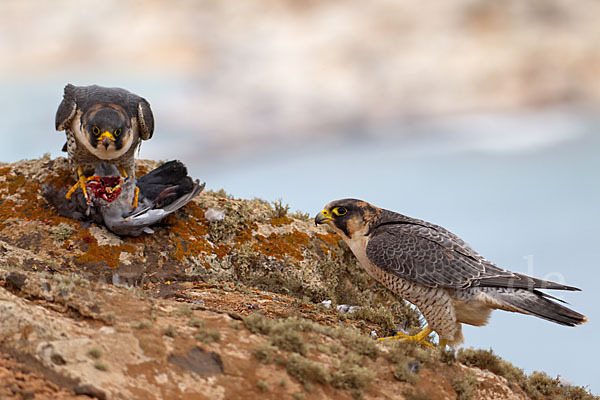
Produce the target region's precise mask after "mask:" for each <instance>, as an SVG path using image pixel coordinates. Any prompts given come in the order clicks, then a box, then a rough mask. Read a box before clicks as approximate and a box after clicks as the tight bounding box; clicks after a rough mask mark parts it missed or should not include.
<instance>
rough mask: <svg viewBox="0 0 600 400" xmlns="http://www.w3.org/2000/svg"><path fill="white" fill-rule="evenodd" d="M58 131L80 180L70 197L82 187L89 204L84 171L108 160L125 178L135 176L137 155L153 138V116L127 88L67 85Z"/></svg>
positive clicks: (59, 112)
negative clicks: (62, 134)
mask: <svg viewBox="0 0 600 400" xmlns="http://www.w3.org/2000/svg"><path fill="white" fill-rule="evenodd" d="M56 130H57V131H63V130H64V131H65V133H66V135H67V142H66V143H65V145H64V146H63V151H66V152H67V153H68V155H69V164H70V166H71V169H72V171H73V173H74V175H75V176H76V180H77V183H76V184H75V185H74V186H73V187H72V188H71V190H69V191H68V192H67V198H68V199H70V198H71V196H72V194H73V193H74V192H75V190H76V189H77V188H78V187H80V188H81V189H82V191H83V194H84V197H85V199H86V201H87V202H88V203H89V202H90V201H91V200H90V197H89V196H88V194H87V190H86V185H85V183H86V180H87V179H86V176H85V175H84V168H86V167H91V168H92V170H93V169H94V168H95V167H96V165H97V164H98V163H100V162H103V161H106V162H110V163H111V164H114V165H115V166H117V167H118V168H119V171H120V172H121V175H123V176H124V177H128V176H133V177H134V176H135V161H134V153H135V150H136V149H137V148H138V147H139V146H140V145H141V142H142V140H148V139H150V138H151V137H152V133H153V132H154V117H153V115H152V110H151V109H150V104H149V103H148V102H147V101H146V100H145V99H143V98H142V97H140V96H138V95H135V94H133V93H131V92H129V91H127V90H125V89H121V88H106V87H102V86H96V85H92V86H73V85H71V84H68V85H67V86H65V89H64V96H63V100H62V102H61V103H60V105H59V106H58V110H57V111H56ZM136 193H137V192H136ZM134 202H137V197H136V198H134Z"/></svg>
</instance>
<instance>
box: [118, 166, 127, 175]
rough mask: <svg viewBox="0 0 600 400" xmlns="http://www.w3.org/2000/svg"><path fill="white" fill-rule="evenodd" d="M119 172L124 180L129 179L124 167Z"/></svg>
mask: <svg viewBox="0 0 600 400" xmlns="http://www.w3.org/2000/svg"><path fill="white" fill-rule="evenodd" d="M119 172H120V173H121V176H122V177H123V178H127V176H128V175H127V172H126V171H125V168H124V167H119Z"/></svg>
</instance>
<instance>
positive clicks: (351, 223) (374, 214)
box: [315, 199, 382, 239]
mask: <svg viewBox="0 0 600 400" xmlns="http://www.w3.org/2000/svg"><path fill="white" fill-rule="evenodd" d="M381 211H382V210H381V209H379V208H377V207H375V206H373V205H371V204H369V203H367V202H366V201H362V200H357V199H341V200H334V201H332V202H331V203H329V204H327V205H326V206H325V208H324V209H323V210H321V212H320V213H318V214H317V215H316V216H315V225H319V224H327V225H329V226H330V227H332V228H333V230H335V231H336V232H337V233H338V234H340V235H341V236H342V237H343V238H344V239H352V238H354V237H356V236H358V235H362V236H364V235H366V234H367V233H368V232H369V229H370V227H371V225H372V224H373V223H374V222H376V221H377V220H378V219H379V215H380V214H381Z"/></svg>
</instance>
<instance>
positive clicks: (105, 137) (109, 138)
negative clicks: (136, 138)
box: [97, 131, 117, 150]
mask: <svg viewBox="0 0 600 400" xmlns="http://www.w3.org/2000/svg"><path fill="white" fill-rule="evenodd" d="M97 140H98V142H102V144H103V145H104V148H105V149H107V150H108V146H110V143H111V142H114V141H116V140H117V139H115V137H114V136H113V134H112V133H110V132H109V131H105V132H104V133H103V134H102V135H100V136H99V137H98V139H97Z"/></svg>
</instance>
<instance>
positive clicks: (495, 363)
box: [456, 349, 527, 388]
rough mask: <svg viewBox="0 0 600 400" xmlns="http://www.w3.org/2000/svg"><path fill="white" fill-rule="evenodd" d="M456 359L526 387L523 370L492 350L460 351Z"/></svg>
mask: <svg viewBox="0 0 600 400" xmlns="http://www.w3.org/2000/svg"><path fill="white" fill-rule="evenodd" d="M456 359H457V360H458V361H459V362H460V363H462V364H465V365H466V366H468V367H477V368H481V369H487V370H488V371H490V372H493V373H494V374H496V375H500V376H503V377H505V378H506V379H507V380H508V381H509V382H514V383H516V384H518V385H519V386H521V387H522V388H524V387H525V383H526V380H527V379H526V376H525V374H524V373H523V370H521V369H519V368H517V367H515V366H514V365H512V364H511V363H509V362H507V361H504V360H503V359H501V358H500V357H498V356H497V355H495V354H494V352H493V351H492V350H491V349H490V350H475V349H460V350H459V351H458V352H457V354H456Z"/></svg>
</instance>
